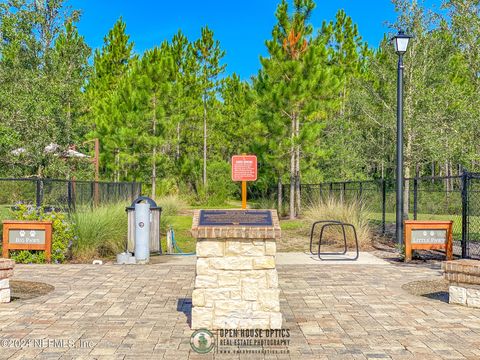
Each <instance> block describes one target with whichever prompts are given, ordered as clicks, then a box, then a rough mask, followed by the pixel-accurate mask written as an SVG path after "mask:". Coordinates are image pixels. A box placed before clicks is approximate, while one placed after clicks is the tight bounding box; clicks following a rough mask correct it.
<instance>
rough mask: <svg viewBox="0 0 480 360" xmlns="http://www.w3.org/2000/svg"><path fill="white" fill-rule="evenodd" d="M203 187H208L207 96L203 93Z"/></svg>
mask: <svg viewBox="0 0 480 360" xmlns="http://www.w3.org/2000/svg"><path fill="white" fill-rule="evenodd" d="M203 187H204V188H206V187H207V96H206V95H205V94H204V95H203Z"/></svg>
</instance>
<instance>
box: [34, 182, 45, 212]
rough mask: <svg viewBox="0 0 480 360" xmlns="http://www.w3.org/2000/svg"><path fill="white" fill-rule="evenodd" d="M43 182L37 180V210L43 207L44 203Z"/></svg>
mask: <svg viewBox="0 0 480 360" xmlns="http://www.w3.org/2000/svg"><path fill="white" fill-rule="evenodd" d="M42 185H43V184H42V180H40V179H37V180H36V191H35V204H36V205H37V208H39V207H40V206H42V201H43V196H42V190H43V189H42V188H43V186H42Z"/></svg>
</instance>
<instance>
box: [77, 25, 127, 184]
mask: <svg viewBox="0 0 480 360" xmlns="http://www.w3.org/2000/svg"><path fill="white" fill-rule="evenodd" d="M132 50H133V42H130V40H129V36H128V35H127V34H126V24H125V22H123V20H122V19H121V18H120V19H119V20H118V21H117V22H116V23H115V25H114V26H113V28H112V29H111V30H110V31H109V32H108V34H107V35H106V36H105V38H104V45H103V47H102V48H101V50H96V51H95V54H94V59H93V73H92V76H91V78H90V79H89V82H88V86H87V98H88V101H89V104H90V108H89V112H88V113H87V115H86V119H87V121H88V122H90V123H91V124H92V127H93V131H92V132H91V134H90V135H89V137H90V138H93V137H98V138H101V139H102V140H101V164H103V166H104V171H105V172H106V173H107V174H108V173H112V172H113V179H114V180H115V181H119V179H120V168H121V165H120V152H121V150H122V149H121V148H120V146H119V144H118V143H117V142H118V139H117V136H115V135H114V134H115V132H116V130H117V129H118V128H121V125H122V124H121V123H120V124H119V123H115V122H113V121H112V119H115V118H117V119H122V116H115V115H114V113H115V112H117V111H118V109H117V108H116V107H115V106H113V104H114V102H115V97H116V96H117V95H116V94H115V92H116V91H117V90H118V87H119V84H120V82H121V80H122V78H123V77H124V76H126V74H128V72H129V69H130V65H131V63H132V62H134V61H135V58H134V57H133V55H132ZM120 121H122V120H120ZM112 157H113V159H112ZM112 160H113V161H112Z"/></svg>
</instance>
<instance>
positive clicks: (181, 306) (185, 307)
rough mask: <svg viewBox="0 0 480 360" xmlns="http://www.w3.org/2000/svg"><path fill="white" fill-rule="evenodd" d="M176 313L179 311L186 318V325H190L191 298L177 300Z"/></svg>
mask: <svg viewBox="0 0 480 360" xmlns="http://www.w3.org/2000/svg"><path fill="white" fill-rule="evenodd" d="M177 311H181V312H183V313H184V314H185V316H186V317H187V319H186V320H187V324H188V326H190V325H191V324H192V298H179V299H178V300H177Z"/></svg>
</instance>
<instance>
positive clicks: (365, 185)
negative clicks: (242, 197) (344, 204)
mask: <svg viewBox="0 0 480 360" xmlns="http://www.w3.org/2000/svg"><path fill="white" fill-rule="evenodd" d="M289 192H290V187H289V185H284V186H283V187H282V201H281V202H282V209H281V212H283V213H284V214H285V213H286V212H288V204H289V199H290V196H289ZM269 193H270V197H271V198H272V199H273V198H274V197H276V196H277V194H278V190H277V188H275V189H273V188H272V189H271V190H270V191H269ZM404 195H405V196H404V197H405V205H406V206H405V212H407V211H408V218H409V219H413V220H453V239H454V253H455V254H456V255H458V256H461V257H463V258H478V259H480V174H476V173H468V172H464V173H463V174H462V175H461V176H448V177H416V178H408V179H405V180H404ZM300 198H301V204H302V207H305V206H308V205H309V204H310V203H312V202H313V203H315V202H317V201H325V200H327V199H331V198H333V199H336V200H339V201H351V200H359V201H362V202H363V204H365V205H366V206H367V208H368V210H369V212H370V219H371V222H372V223H373V224H375V225H377V226H378V227H379V229H380V231H381V232H382V233H383V234H387V235H390V236H394V234H395V208H396V198H395V183H394V181H393V180H392V181H389V180H384V179H380V180H369V181H342V182H324V183H321V184H301V186H300ZM275 202H276V201H275ZM407 208H408V210H407Z"/></svg>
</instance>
